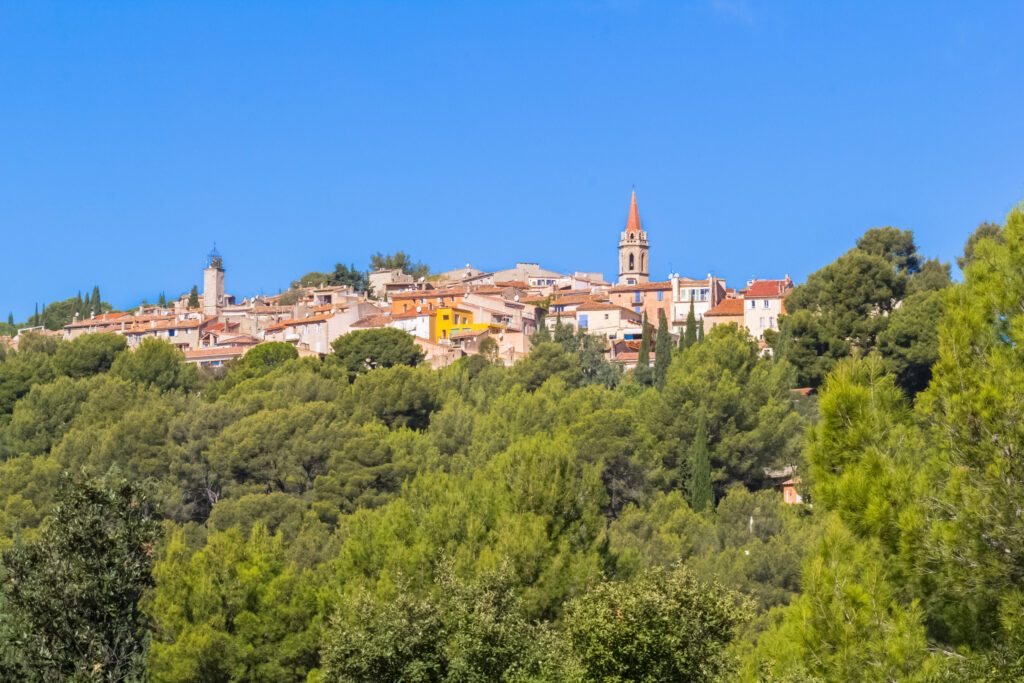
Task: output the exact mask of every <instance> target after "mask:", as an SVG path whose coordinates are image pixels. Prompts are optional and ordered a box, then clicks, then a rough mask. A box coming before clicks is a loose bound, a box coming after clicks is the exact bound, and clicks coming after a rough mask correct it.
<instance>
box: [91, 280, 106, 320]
mask: <svg viewBox="0 0 1024 683" xmlns="http://www.w3.org/2000/svg"><path fill="white" fill-rule="evenodd" d="M101 301H102V300H101V299H100V287H99V285H93V288H92V301H90V302H89V310H90V312H92V314H93V315H99V314H100V313H102V312H103V311H102V310H101V308H100V302H101Z"/></svg>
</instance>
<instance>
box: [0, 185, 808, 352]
mask: <svg viewBox="0 0 1024 683" xmlns="http://www.w3.org/2000/svg"><path fill="white" fill-rule="evenodd" d="M650 248H651V244H650V239H649V236H648V232H647V231H646V230H645V229H644V228H643V226H642V224H641V221H640V210H639V207H638V205H637V198H636V192H635V191H634V192H633V195H632V198H631V200H630V206H629V215H628V218H627V221H626V225H625V228H624V229H623V230H622V231H621V233H620V235H619V241H618V251H619V259H618V263H619V272H618V278H617V280H616V281H615V282H614V283H610V282H607V281H606V280H605V278H604V276H603V275H602V274H601V273H594V272H574V273H570V274H565V273H559V272H555V271H552V270H548V269H545V268H543V267H541V266H540V265H539V264H538V263H516V264H515V266H514V267H512V268H507V269H505V270H498V271H493V272H484V271H482V270H479V269H476V268H473V267H471V266H469V265H467V266H466V267H465V268H458V269H455V270H450V271H447V272H444V273H439V274H437V275H433V276H430V277H429V278H427V277H419V278H416V277H414V276H412V275H410V274H408V273H406V272H404V271H403V270H401V269H379V270H375V271H372V272H370V273H369V275H368V286H367V288H366V291H357V289H356V288H354V287H351V286H327V285H321V286H309V287H302V288H299V290H298V291H297V292H296V291H295V290H291V291H289V292H288V293H286V294H279V295H277V296H255V297H249V298H244V299H241V300H239V299H237V298H236V297H235V296H232V295H230V294H227V293H226V290H225V285H226V282H225V273H226V268H225V264H224V260H223V258H222V257H221V256H220V254H219V253H217V251H216V249H214V251H213V252H211V253H210V254H209V255H208V257H207V260H206V267H205V269H204V270H203V289H202V292H201V294H200V295H199V296H198V297H194V296H193V297H190V296H189V295H187V294H186V295H183V296H181V297H180V298H179V299H177V300H175V301H172V302H169V303H167V304H166V305H163V306H154V305H143V306H140V307H139V308H138V309H137V310H135V311H133V312H131V313H128V312H116V311H115V312H108V313H102V314H98V315H92V316H90V317H89V318H85V319H75V320H73V321H72V322H70V323H69V324H67V325H66V326H65V327H64V329H63V330H62V331H61V330H58V331H52V332H47V331H45V330H41V329H40V328H23V329H21V330H20V331H19V335H18V336H16V337H14V338H13V339H9V340H5V341H6V343H7V344H8V345H9V346H12V347H15V348H16V347H17V343H18V337H19V336H20V335H21V334H23V333H26V332H33V331H34V332H42V333H49V334H56V335H61V336H63V337H64V338H65V339H74V338H76V337H78V336H81V335H83V334H89V333H95V332H114V333H117V334H121V335H124V336H125V337H126V338H127V342H128V346H129V348H136V347H138V345H139V344H140V343H141V342H142V341H143V340H144V339H146V338H151V337H156V338H160V339H165V340H167V341H169V342H170V343H171V344H173V345H174V346H176V347H177V348H179V349H180V350H181V351H182V352H183V353H184V354H185V358H186V359H187V360H188V361H189V362H190V363H194V364H197V365H200V366H203V367H209V368H217V367H221V366H223V365H224V364H225V363H228V362H229V361H232V360H234V359H237V358H240V357H241V356H243V355H245V353H246V352H247V351H249V350H250V349H252V348H253V347H255V346H256V345H258V344H261V343H264V342H287V343H289V344H292V345H294V346H295V348H296V350H297V351H298V352H299V354H300V355H325V354H327V353H329V352H330V350H331V342H333V341H334V340H335V339H337V338H338V337H341V336H342V335H345V334H348V333H349V332H352V331H354V330H365V329H370V328H380V327H394V328H397V329H400V330H404V331H405V332H408V333H409V334H410V335H412V336H413V338H414V340H415V342H416V343H417V344H418V345H419V346H420V347H421V348H422V350H423V351H424V354H425V357H426V362H428V363H429V364H430V365H431V366H432V367H435V368H439V367H444V366H447V365H450V364H451V363H453V362H455V361H456V360H458V359H459V358H461V357H463V356H465V355H470V354H475V353H479V351H480V349H481V345H482V344H483V343H484V340H486V339H493V340H494V342H495V344H496V348H497V357H498V359H499V360H500V361H501V362H503V363H505V364H509V365H510V364H513V363H515V362H516V361H517V360H519V359H520V358H522V357H523V356H524V355H525V354H527V353H528V352H529V350H530V338H531V336H532V335H534V333H536V332H537V331H538V329H539V327H540V326H546V327H547V328H548V329H549V330H554V329H555V327H556V326H557V325H565V326H569V327H571V328H572V329H573V330H578V329H582V330H586V331H587V332H588V333H590V334H593V335H597V336H599V337H600V338H602V339H603V340H605V354H606V357H607V358H608V360H610V361H611V362H614V363H617V364H621V365H622V366H624V367H625V368H631V367H633V366H635V364H636V362H637V355H638V350H639V346H640V340H641V338H642V336H643V325H644V320H645V319H646V320H647V321H648V322H649V324H650V325H657V324H658V323H659V321H660V319H661V317H662V316H664V319H665V320H666V322H667V324H668V326H669V329H670V330H671V331H672V333H673V335H674V336H678V335H681V334H683V332H684V330H685V327H686V324H687V319H688V318H692V320H693V321H694V323H695V324H696V325H698V326H699V327H700V329H701V331H706V330H708V329H710V328H711V327H714V326H716V325H724V324H731V325H737V326H740V327H744V328H746V329H747V331H748V332H749V333H750V335H751V336H752V337H753V338H754V339H755V340H757V341H758V342H759V343H760V344H761V346H762V348H765V344H764V334H765V331H767V330H775V329H777V328H778V320H779V316H780V315H782V314H783V313H784V312H785V299H786V296H787V295H788V294H789V293H790V291H792V289H793V282H792V281H791V280H790V278H789V276H785V277H783V278H782V279H775V280H752V281H749V282H747V283H746V284H745V286H743V287H742V288H739V289H737V288H733V287H729V286H728V285H727V284H726V281H725V280H724V279H723V278H721V277H717V276H715V275H712V274H711V273H708V274H707V275H706V277H704V278H701V279H694V278H687V277H681V276H679V275H678V274H673V275H672V276H671V277H670V278H669V279H668V280H661V281H651V279H650V271H649V263H650V258H649V256H650ZM286 297H287V298H286ZM196 298H198V302H197V301H196ZM190 299H191V302H190ZM190 303H191V305H190ZM197 303H198V305H196V304H197ZM486 346H489V347H490V348H491V349H494V348H495V345H494V344H487V345H486ZM656 353H657V349H656V348H653V349H652V353H651V357H652V359H653V357H654V354H656Z"/></svg>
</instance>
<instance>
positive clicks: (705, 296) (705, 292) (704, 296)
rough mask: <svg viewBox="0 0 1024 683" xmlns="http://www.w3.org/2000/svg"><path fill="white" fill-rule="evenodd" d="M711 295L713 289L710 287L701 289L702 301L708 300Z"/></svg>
mask: <svg viewBox="0 0 1024 683" xmlns="http://www.w3.org/2000/svg"><path fill="white" fill-rule="evenodd" d="M710 295H711V290H710V289H702V290H700V300H701V301H707V300H708V297H709V296H710Z"/></svg>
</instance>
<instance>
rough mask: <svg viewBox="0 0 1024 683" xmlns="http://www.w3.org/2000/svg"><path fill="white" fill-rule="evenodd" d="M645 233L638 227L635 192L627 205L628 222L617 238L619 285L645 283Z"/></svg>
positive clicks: (638, 218) (638, 210) (638, 215)
mask: <svg viewBox="0 0 1024 683" xmlns="http://www.w3.org/2000/svg"><path fill="white" fill-rule="evenodd" d="M649 249H650V247H649V245H648V244H647V233H646V232H644V230H643V228H641V227H640V209H638V208H637V206H636V190H633V198H632V200H630V203H629V220H628V221H627V222H626V229H625V230H624V231H623V232H622V234H621V236H620V237H619V284H620V285H636V284H639V283H641V282H647V281H648V280H649V279H650V277H649V275H648V267H649V265H648V263H647V252H648V251H649Z"/></svg>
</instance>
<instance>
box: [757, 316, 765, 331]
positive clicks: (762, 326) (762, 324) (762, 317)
mask: <svg viewBox="0 0 1024 683" xmlns="http://www.w3.org/2000/svg"><path fill="white" fill-rule="evenodd" d="M758 323H759V324H760V325H761V329H764V316H761V318H759V319H758Z"/></svg>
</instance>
